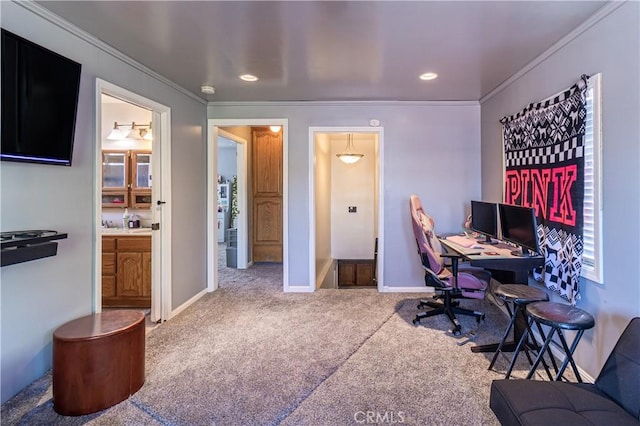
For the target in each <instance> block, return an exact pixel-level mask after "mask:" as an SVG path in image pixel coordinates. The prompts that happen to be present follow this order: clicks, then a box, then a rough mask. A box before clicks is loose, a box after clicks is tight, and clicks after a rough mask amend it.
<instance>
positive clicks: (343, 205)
mask: <svg viewBox="0 0 640 426" xmlns="http://www.w3.org/2000/svg"><path fill="white" fill-rule="evenodd" d="M329 137H330V139H331V177H332V179H331V205H330V206H327V207H329V208H330V210H331V254H332V257H333V258H334V259H373V253H374V241H375V237H376V235H375V223H374V220H375V210H376V207H377V206H376V204H375V202H376V197H375V195H376V194H375V182H374V180H375V177H376V173H375V169H376V157H375V154H376V146H375V145H376V142H375V136H374V135H371V134H369V135H367V134H357V133H356V134H354V135H353V145H354V147H355V152H358V153H360V154H364V157H362V158H361V159H360V161H358V162H357V163H354V164H345V163H343V162H342V161H340V159H338V157H336V154H338V153H340V152H344V150H345V146H346V142H347V141H346V134H331V135H330V136H329ZM349 206H355V207H356V212H355V213H349V211H348V209H349Z"/></svg>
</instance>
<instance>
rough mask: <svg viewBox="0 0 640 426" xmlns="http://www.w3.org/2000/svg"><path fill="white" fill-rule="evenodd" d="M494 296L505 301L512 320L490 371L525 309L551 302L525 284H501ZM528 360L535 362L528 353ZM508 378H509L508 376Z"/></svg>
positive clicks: (492, 360)
mask: <svg viewBox="0 0 640 426" xmlns="http://www.w3.org/2000/svg"><path fill="white" fill-rule="evenodd" d="M494 294H495V296H496V297H498V298H500V299H502V300H503V301H504V303H505V306H506V307H507V312H508V313H509V316H510V317H511V320H510V321H509V324H508V325H507V329H506V331H505V332H504V336H502V340H500V343H499V344H498V347H497V348H496V351H495V353H494V354H493V358H492V359H491V363H490V364H489V368H488V370H491V369H492V368H493V366H494V364H495V363H496V360H497V359H498V355H499V354H500V353H501V352H502V347H503V346H504V344H505V342H506V340H507V337H508V336H509V332H510V331H511V329H512V328H513V327H514V324H515V322H516V320H517V319H518V317H519V316H521V317H522V318H524V315H525V308H526V307H527V305H528V304H529V303H533V302H541V301H545V300H549V296H548V295H547V293H545V292H544V291H543V290H541V289H539V288H535V287H529V286H528V285H525V284H501V285H499V286H498V288H497V289H496V291H495V293H494ZM510 304H513V310H512V309H511V306H510ZM514 358H515V355H514ZM527 358H528V359H529V363H530V364H532V362H533V361H532V360H531V357H529V353H528V352H527ZM509 373H511V371H509ZM507 378H509V376H508V375H507Z"/></svg>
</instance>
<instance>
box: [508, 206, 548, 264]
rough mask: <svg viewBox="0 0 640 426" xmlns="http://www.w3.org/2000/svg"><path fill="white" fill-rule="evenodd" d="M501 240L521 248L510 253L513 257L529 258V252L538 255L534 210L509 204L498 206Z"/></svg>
mask: <svg viewBox="0 0 640 426" xmlns="http://www.w3.org/2000/svg"><path fill="white" fill-rule="evenodd" d="M498 214H499V216H500V231H501V232H502V239H503V240H505V241H509V242H511V243H513V244H517V245H518V246H520V247H521V248H522V252H521V251H520V250H514V251H512V252H511V254H513V255H514V256H530V253H529V251H532V252H534V253H535V254H538V253H539V251H540V247H539V245H538V231H537V222H536V213H535V209H533V208H530V207H523V206H514V205H511V204H498Z"/></svg>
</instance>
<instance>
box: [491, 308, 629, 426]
mask: <svg viewBox="0 0 640 426" xmlns="http://www.w3.org/2000/svg"><path fill="white" fill-rule="evenodd" d="M489 405H490V407H491V409H492V410H493V412H494V413H495V415H496V417H497V418H498V420H499V421H500V423H501V424H502V425H503V426H510V425H527V426H532V425H544V426H548V425H571V426H579V425H590V426H593V425H606V426H612V425H616V426H617V425H636V426H637V425H640V318H633V319H632V320H631V322H630V323H629V325H628V326H627V328H626V329H625V330H624V332H623V333H622V335H621V336H620V338H619V339H618V342H617V343H616V346H615V347H614V348H613V351H612V352H611V354H610V355H609V358H608V359H607V362H606V363H605V364H604V367H603V368H602V371H601V372H600V374H599V375H598V378H597V379H596V381H595V383H593V384H589V383H567V382H546V381H537V380H506V379H505V380H494V381H493V383H492V384H491V396H490V401H489Z"/></svg>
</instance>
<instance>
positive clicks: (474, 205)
mask: <svg viewBox="0 0 640 426" xmlns="http://www.w3.org/2000/svg"><path fill="white" fill-rule="evenodd" d="M471 230H472V231H474V232H477V233H479V234H482V235H484V237H483V238H481V239H479V240H478V242H481V243H486V244H496V243H497V241H495V242H494V241H492V240H491V238H492V237H493V238H498V209H497V205H496V203H487V202H485V201H476V200H471Z"/></svg>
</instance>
